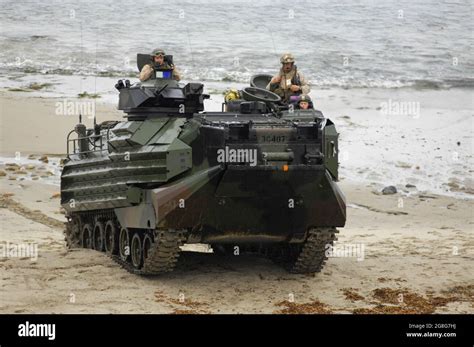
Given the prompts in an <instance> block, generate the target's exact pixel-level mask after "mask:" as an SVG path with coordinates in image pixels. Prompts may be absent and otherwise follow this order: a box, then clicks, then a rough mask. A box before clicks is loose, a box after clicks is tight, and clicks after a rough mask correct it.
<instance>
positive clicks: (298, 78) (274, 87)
mask: <svg viewBox="0 0 474 347" xmlns="http://www.w3.org/2000/svg"><path fill="white" fill-rule="evenodd" d="M280 61H281V63H282V64H283V63H285V62H291V63H294V58H293V56H292V55H291V54H289V53H286V54H284V55H283V56H282V57H281V59H280ZM274 77H281V81H280V83H272V82H270V83H268V85H267V89H268V90H269V91H271V92H274V93H276V94H278V95H279V96H280V97H281V98H282V99H283V101H286V102H287V101H288V100H289V99H290V96H293V95H301V94H303V95H307V94H309V92H310V90H311V89H310V87H309V84H308V81H307V80H306V78H305V77H304V76H303V74H302V73H301V72H298V71H297V70H296V66H293V67H292V69H291V71H290V72H288V73H285V72H284V71H283V67H282V68H281V69H280V71H279V72H278V74H277V75H275V76H274ZM292 84H293V85H297V86H299V87H300V90H298V91H296V92H293V91H291V90H290V87H291V85H292Z"/></svg>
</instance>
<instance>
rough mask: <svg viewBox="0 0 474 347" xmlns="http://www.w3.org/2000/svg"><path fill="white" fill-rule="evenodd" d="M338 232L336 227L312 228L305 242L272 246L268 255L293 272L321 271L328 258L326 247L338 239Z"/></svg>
mask: <svg viewBox="0 0 474 347" xmlns="http://www.w3.org/2000/svg"><path fill="white" fill-rule="evenodd" d="M336 233H338V230H337V229H336V228H312V229H310V230H309V231H308V236H307V238H306V241H305V242H304V243H301V244H291V243H290V244H285V245H278V246H271V247H270V249H269V252H268V253H269V254H268V255H269V256H270V258H271V259H272V260H273V261H275V262H276V263H278V264H280V265H282V266H283V267H285V268H286V269H287V270H288V271H289V272H291V273H314V272H320V271H321V269H322V268H323V266H324V264H325V262H326V260H327V256H326V251H327V248H326V247H327V245H331V246H332V245H333V243H334V241H336V240H337V237H336Z"/></svg>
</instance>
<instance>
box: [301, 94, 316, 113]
mask: <svg viewBox="0 0 474 347" xmlns="http://www.w3.org/2000/svg"><path fill="white" fill-rule="evenodd" d="M312 104H313V103H312V102H311V98H310V97H309V95H301V97H300V99H299V101H298V108H299V109H300V110H307V109H310V108H313V107H312V106H313V105H312Z"/></svg>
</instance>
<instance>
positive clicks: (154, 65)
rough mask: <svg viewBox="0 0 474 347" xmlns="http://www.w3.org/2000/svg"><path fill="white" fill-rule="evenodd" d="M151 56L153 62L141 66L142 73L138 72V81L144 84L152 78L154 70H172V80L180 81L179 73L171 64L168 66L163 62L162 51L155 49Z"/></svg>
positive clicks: (163, 52)
mask: <svg viewBox="0 0 474 347" xmlns="http://www.w3.org/2000/svg"><path fill="white" fill-rule="evenodd" d="M151 55H152V57H153V62H151V63H149V64H145V65H143V67H142V71H140V76H139V77H138V78H139V79H140V81H142V82H144V81H147V80H149V79H150V78H153V77H154V75H155V70H156V69H170V70H173V78H174V79H175V80H177V81H179V80H180V79H181V76H180V73H179V72H178V70H177V69H176V67H175V66H174V65H173V64H171V65H170V64H168V63H167V62H166V61H165V51H164V50H162V49H159V48H157V49H155V50H154V51H153V52H152V53H151Z"/></svg>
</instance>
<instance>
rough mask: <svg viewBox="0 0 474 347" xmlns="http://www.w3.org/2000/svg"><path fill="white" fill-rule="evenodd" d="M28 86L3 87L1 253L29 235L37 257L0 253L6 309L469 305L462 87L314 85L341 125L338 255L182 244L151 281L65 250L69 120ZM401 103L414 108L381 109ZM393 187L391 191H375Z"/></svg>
mask: <svg viewBox="0 0 474 347" xmlns="http://www.w3.org/2000/svg"><path fill="white" fill-rule="evenodd" d="M26 94H27V93H26V92H13V91H8V90H7V89H3V90H1V91H0V126H1V127H0V135H1V137H0V155H1V158H0V221H1V224H0V244H3V245H4V246H3V248H2V249H0V251H2V250H5V247H6V245H13V246H14V245H19V244H32V245H36V247H37V259H36V260H32V259H31V257H30V256H27V257H20V256H18V255H12V254H6V255H5V254H3V255H2V254H0V278H1V281H0V286H1V292H2V295H1V296H0V312H1V313H474V271H473V266H472V264H473V263H474V262H473V260H474V199H473V197H474V184H473V179H472V177H473V170H474V168H473V152H474V151H473V148H474V147H473V131H472V130H473V115H472V109H473V101H472V92H471V91H470V90H463V89H453V90H428V91H426V90H413V89H399V90H396V91H393V90H377V89H350V90H343V89H338V90H333V89H322V90H314V91H313V94H312V96H313V98H314V100H315V103H316V107H317V108H318V109H321V110H322V111H323V113H324V114H325V115H326V116H327V117H329V118H331V119H332V120H333V121H334V122H335V124H336V126H337V129H338V131H339V132H340V133H341V138H340V141H341V153H340V161H341V182H340V186H341V189H342V191H343V192H344V193H345V195H346V198H347V203H348V210H347V212H348V217H347V224H346V227H345V228H341V229H340V234H339V237H338V238H339V239H338V242H337V244H336V249H337V248H338V247H339V248H340V250H341V251H340V252H339V253H338V252H336V254H334V256H333V257H331V258H330V259H329V261H328V262H327V265H326V266H325V268H324V269H323V271H322V272H321V273H317V274H315V275H314V276H304V275H293V274H289V273H287V272H285V271H284V270H283V269H281V268H279V267H278V266H276V265H275V264H273V263H272V262H270V261H269V260H267V259H265V258H263V257H258V256H255V255H241V256H228V257H219V256H216V255H213V254H211V253H204V252H201V253H196V252H182V256H181V258H180V262H179V264H178V267H177V269H176V271H174V272H173V273H171V274H169V275H164V276H160V277H156V278H141V277H137V276H134V275H131V274H129V273H127V272H126V271H125V270H123V269H121V268H120V266H118V265H117V264H116V263H114V262H113V261H112V260H111V259H109V258H107V257H106V256H105V255H103V254H100V253H98V252H95V251H91V250H85V249H75V250H72V251H68V250H67V249H66V247H65V242H64V241H63V224H62V223H63V222H64V221H65V218H64V215H63V214H62V212H61V211H60V208H59V195H58V193H59V185H58V182H59V174H60V166H61V163H60V159H61V158H62V157H64V155H65V152H66V141H65V138H66V135H67V133H68V132H69V131H70V130H71V129H72V128H73V127H74V125H75V124H76V123H77V116H76V115H64V114H57V112H56V110H57V109H58V102H59V103H61V102H63V101H64V98H65V96H58V95H51V96H48V95H46V96H45V95H41V94H39V95H28V97H26V98H25V95H26ZM66 97H67V98H69V99H71V100H73V99H74V98H73V97H72V96H71V95H68V96H66ZM221 98H222V97H221V96H220V95H219V94H215V95H213V96H212V99H211V101H210V104H209V106H208V109H212V108H217V109H218V108H220V102H221ZM74 100H75V99H74ZM402 101H413V102H418V106H419V111H418V112H417V111H416V107H415V108H412V109H411V110H408V111H412V112H405V113H402V112H398V113H396V112H394V108H391V109H390V110H388V111H387V110H384V106H386V105H393V103H394V102H395V103H397V102H402ZM384 103H385V104H384ZM415 106H416V105H415ZM94 107H95V112H96V115H97V121H98V122H100V121H103V120H110V119H121V117H122V114H121V113H120V112H119V111H117V110H116V109H115V105H114V104H112V103H110V102H107V101H106V100H105V101H104V100H101V99H97V100H96V101H95V106H94ZM385 111H386V112H385ZM398 111H400V110H398ZM85 122H86V124H87V125H88V126H90V125H91V124H92V119H89V118H85ZM389 185H393V186H396V187H397V191H398V192H397V193H396V194H392V195H383V194H382V193H381V190H382V188H384V187H385V186H389ZM344 250H346V251H347V250H352V251H354V250H357V252H352V253H350V252H349V253H348V252H344Z"/></svg>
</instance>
